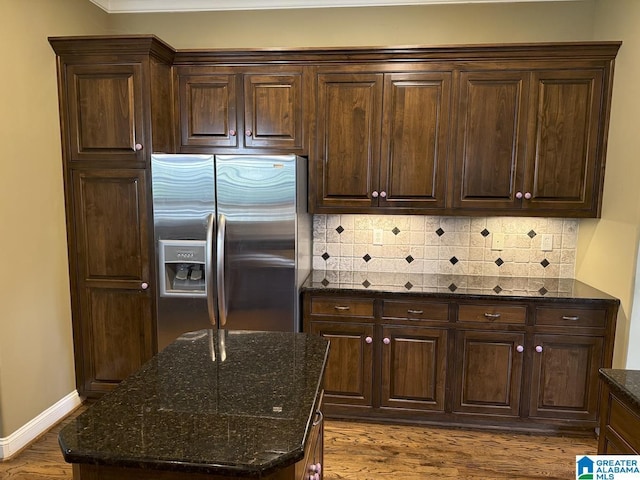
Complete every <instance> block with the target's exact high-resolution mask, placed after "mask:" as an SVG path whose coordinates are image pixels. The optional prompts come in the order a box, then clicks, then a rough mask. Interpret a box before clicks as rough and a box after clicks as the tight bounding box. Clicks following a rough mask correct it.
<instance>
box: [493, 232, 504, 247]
mask: <svg viewBox="0 0 640 480" xmlns="http://www.w3.org/2000/svg"><path fill="white" fill-rule="evenodd" d="M491 250H504V233H492V234H491Z"/></svg>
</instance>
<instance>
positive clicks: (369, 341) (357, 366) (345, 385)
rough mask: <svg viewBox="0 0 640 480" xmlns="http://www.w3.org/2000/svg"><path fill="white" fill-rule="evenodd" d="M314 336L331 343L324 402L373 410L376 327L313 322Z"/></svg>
mask: <svg viewBox="0 0 640 480" xmlns="http://www.w3.org/2000/svg"><path fill="white" fill-rule="evenodd" d="M310 324H311V333H312V334H315V335H321V336H323V337H324V338H326V339H328V340H329V341H330V342H331V347H330V350H329V359H328V360H327V366H326V369H325V373H324V383H323V388H324V402H325V405H330V404H347V405H359V406H371V405H372V401H373V324H362V323H342V322H317V321H312V322H310Z"/></svg>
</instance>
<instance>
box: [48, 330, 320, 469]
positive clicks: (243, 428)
mask: <svg viewBox="0 0 640 480" xmlns="http://www.w3.org/2000/svg"><path fill="white" fill-rule="evenodd" d="M327 355H328V342H327V341H326V340H325V339H322V338H320V337H316V336H309V335H306V334H301V333H285V332H248V331H226V330H220V331H216V330H200V331H197V332H190V333H188V334H185V335H183V336H181V337H180V338H178V339H177V340H176V341H175V342H173V343H172V344H170V345H169V346H167V348H165V349H164V350H163V351H161V352H160V353H159V354H157V355H156V356H155V357H153V358H152V359H151V360H150V361H149V362H148V363H146V364H145V365H144V366H143V367H142V368H141V369H140V370H139V371H138V372H136V373H134V374H133V375H131V376H130V377H129V378H127V379H126V380H124V381H123V382H122V383H121V384H120V385H119V386H118V388H116V390H114V391H113V392H111V393H109V394H107V395H105V396H104V397H103V398H101V399H100V400H98V401H97V402H96V403H95V404H94V405H92V406H91V407H89V408H88V409H87V411H86V412H84V413H82V414H80V415H79V416H78V417H77V418H76V419H74V420H72V421H71V422H70V423H69V424H68V425H66V426H65V427H64V428H63V429H62V431H61V432H60V436H59V443H60V447H61V449H62V453H63V456H64V458H65V460H66V461H67V462H69V463H72V464H73V475H74V477H73V478H74V479H75V480H79V479H82V480H98V479H100V480H107V479H109V480H111V479H116V478H117V479H140V480H142V479H152V478H153V479H162V480H172V479H177V478H180V479H197V480H200V479H201V480H204V479H209V480H224V479H232V478H233V479H239V478H258V479H269V480H285V479H287V480H288V479H291V480H293V479H299V478H320V475H319V470H321V463H322V414H321V413H320V406H321V398H322V376H323V373H324V367H325V363H326V360H327Z"/></svg>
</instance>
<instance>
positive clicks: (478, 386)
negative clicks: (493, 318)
mask: <svg viewBox="0 0 640 480" xmlns="http://www.w3.org/2000/svg"><path fill="white" fill-rule="evenodd" d="M523 345H524V333H510V332H493V331H489V332H483V331H475V330H459V331H458V332H457V338H456V360H455V371H456V374H457V377H456V381H455V391H456V394H455V401H454V404H453V411H454V412H458V413H478V414H486V415H506V416H511V417H518V416H519V415H520V395H521V390H522V373H523V353H522V351H519V350H521V349H522V350H523ZM519 347H520V348H519Z"/></svg>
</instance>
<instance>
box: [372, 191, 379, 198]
mask: <svg viewBox="0 0 640 480" xmlns="http://www.w3.org/2000/svg"><path fill="white" fill-rule="evenodd" d="M371 196H372V197H373V198H378V192H376V191H375V190H374V191H373V192H371Z"/></svg>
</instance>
